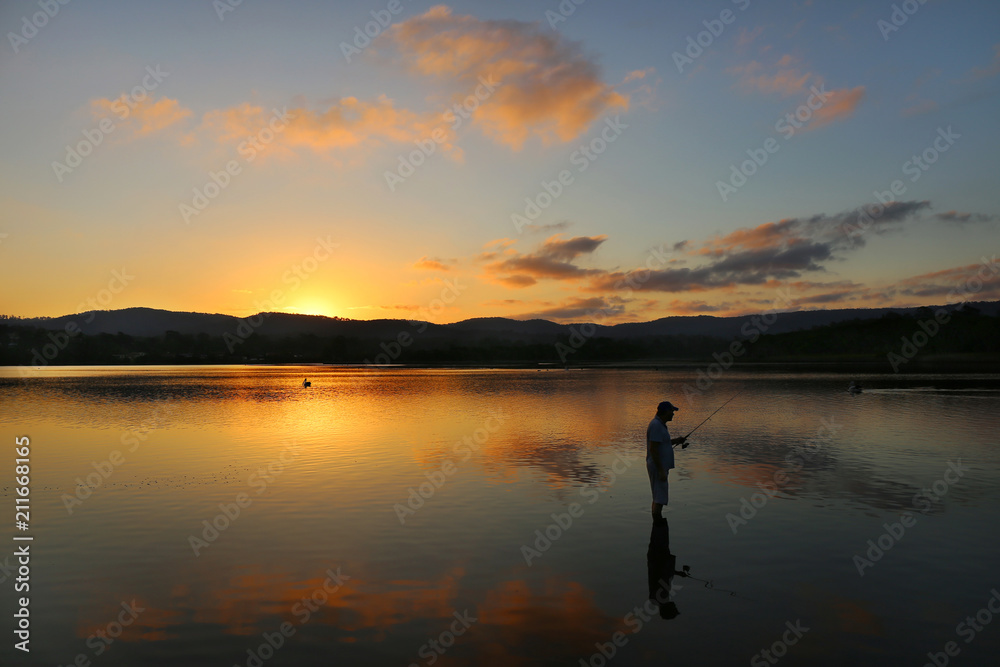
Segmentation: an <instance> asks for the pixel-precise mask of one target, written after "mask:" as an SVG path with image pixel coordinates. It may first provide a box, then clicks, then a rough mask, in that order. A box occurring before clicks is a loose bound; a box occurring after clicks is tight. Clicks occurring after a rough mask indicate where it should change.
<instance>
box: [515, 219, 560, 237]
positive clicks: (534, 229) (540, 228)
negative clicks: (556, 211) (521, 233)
mask: <svg viewBox="0 0 1000 667" xmlns="http://www.w3.org/2000/svg"><path fill="white" fill-rule="evenodd" d="M572 224H573V223H572V222H570V221H569V220H560V221H559V222H550V223H548V224H546V225H536V224H534V223H530V224H527V225H524V226H523V227H522V230H527V232H528V233H529V234H537V233H543V232H549V233H551V232H561V231H563V230H566V229H569V228H570V226H572Z"/></svg>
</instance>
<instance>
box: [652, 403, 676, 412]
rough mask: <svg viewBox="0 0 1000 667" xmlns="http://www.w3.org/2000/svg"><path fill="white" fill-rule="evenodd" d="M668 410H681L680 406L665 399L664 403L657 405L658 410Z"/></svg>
mask: <svg viewBox="0 0 1000 667" xmlns="http://www.w3.org/2000/svg"><path fill="white" fill-rule="evenodd" d="M667 410H673V411H675V412H676V411H677V410H680V408H679V407H677V406H676V405H674V404H673V403H671V402H670V401H663V402H662V403H660V404H659V405H657V406H656V411H657V412H666V411H667Z"/></svg>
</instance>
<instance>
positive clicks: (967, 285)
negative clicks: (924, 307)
mask: <svg viewBox="0 0 1000 667" xmlns="http://www.w3.org/2000/svg"><path fill="white" fill-rule="evenodd" d="M998 271H1000V267H998V265H997V263H996V255H994V256H993V257H992V258H984V261H982V262H980V263H979V264H967V265H965V266H955V267H952V268H949V269H944V270H941V271H932V272H930V273H923V274H920V275H916V276H912V277H910V278H906V279H904V280H901V281H899V282H898V283H897V284H896V285H895V286H894V287H895V288H896V293H898V294H901V295H905V296H912V297H919V298H921V299H922V300H924V303H926V300H927V299H929V298H940V297H947V300H948V303H954V302H958V301H966V300H976V301H979V300H983V301H986V300H994V299H998V298H1000V280H997V272H998ZM977 285H978V288H977ZM942 303H943V302H942Z"/></svg>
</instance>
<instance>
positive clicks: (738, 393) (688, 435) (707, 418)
mask: <svg viewBox="0 0 1000 667" xmlns="http://www.w3.org/2000/svg"><path fill="white" fill-rule="evenodd" d="M744 391H746V387H743V389H740V390H739V391H738V392H736V393H735V394H733V395H732V398H730V399H729V400H728V401H726V402H725V403H723V404H722V405H720V406H719V407H717V408H716V409H715V412H713V413H712V414H710V415H709V416H707V417H705V419H704V421H702V422H701V424H698V425H697V426H695V427H694V428H693V429H691V432H690V433H688V434H687V435H685V436H684V439H685V440H687V439H688V438H690V437H691V433H694V432H695V431H697V430H698V429H700V428H701V427H702V425H703V424H704V423H705V422H707V421H708V420H709V419H711V418H712V417H714V416H715V413H716V412H718V411H719V410H721V409H722V408H724V407H726V406H727V405H729V403H730V401H732V400H733V399H734V398H736V397H737V396H739V395H740V394H742V393H743V392H744ZM676 446H677V445H674V447H676Z"/></svg>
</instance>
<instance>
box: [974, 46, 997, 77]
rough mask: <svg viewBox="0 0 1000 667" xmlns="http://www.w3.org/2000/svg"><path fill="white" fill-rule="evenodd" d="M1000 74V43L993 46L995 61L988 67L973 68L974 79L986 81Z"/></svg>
mask: <svg viewBox="0 0 1000 667" xmlns="http://www.w3.org/2000/svg"><path fill="white" fill-rule="evenodd" d="M997 74H1000V43H997V44H994V45H993V60H991V61H990V64H989V65H987V66H986V67H973V68H972V72H971V75H972V78H973V79H986V78H989V77H993V76H996V75H997Z"/></svg>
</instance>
